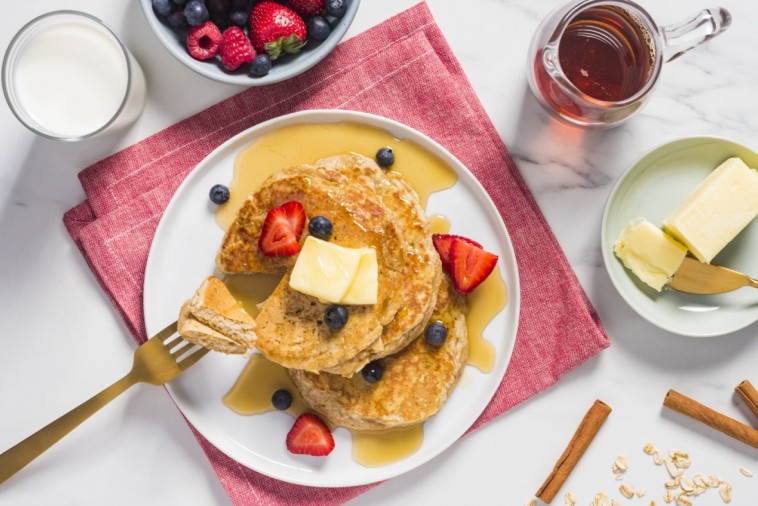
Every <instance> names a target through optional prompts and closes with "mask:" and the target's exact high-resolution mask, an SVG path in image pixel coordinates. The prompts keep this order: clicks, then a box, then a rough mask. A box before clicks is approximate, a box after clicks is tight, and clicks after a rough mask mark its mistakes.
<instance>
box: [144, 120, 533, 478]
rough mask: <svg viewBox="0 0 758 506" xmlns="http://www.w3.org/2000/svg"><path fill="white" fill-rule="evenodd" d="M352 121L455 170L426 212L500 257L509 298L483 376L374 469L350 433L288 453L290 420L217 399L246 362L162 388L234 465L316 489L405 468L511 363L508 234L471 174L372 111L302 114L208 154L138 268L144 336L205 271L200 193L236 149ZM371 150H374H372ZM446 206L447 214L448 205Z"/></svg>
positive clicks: (513, 298) (204, 211)
mask: <svg viewBox="0 0 758 506" xmlns="http://www.w3.org/2000/svg"><path fill="white" fill-rule="evenodd" d="M343 121H350V122H358V123H364V124H368V125H371V126H375V127H379V128H382V129H384V130H385V131H388V132H390V133H391V134H392V135H394V136H395V138H398V139H410V140H412V141H414V142H415V143H417V144H419V145H421V146H422V147H424V148H425V149H427V150H429V151H430V152H432V153H433V154H435V155H437V156H438V157H439V158H440V159H442V160H443V161H444V162H445V163H447V164H448V165H449V166H450V167H451V168H452V169H453V170H454V171H455V172H456V173H457V175H458V181H457V182H456V184H455V185H453V187H451V188H449V189H447V190H444V191H441V192H438V193H434V194H432V195H431V196H430V198H429V200H428V205H427V212H428V213H429V214H430V215H434V214H444V215H446V216H447V217H448V218H449V220H450V224H451V232H452V233H456V234H462V235H466V236H469V237H472V238H475V239H476V240H477V241H478V242H480V243H482V245H483V246H484V247H485V248H486V249H487V250H489V251H491V252H493V253H495V254H497V255H499V257H500V259H499V267H500V272H501V274H502V276H503V281H504V282H505V284H506V286H507V290H508V303H507V304H506V306H505V308H504V309H503V310H502V311H501V312H500V313H498V314H497V315H496V316H495V318H494V319H493V320H492V321H491V322H490V324H489V325H488V326H487V328H486V329H485V331H484V337H485V338H486V339H487V340H489V341H490V342H491V343H492V344H493V345H494V347H495V364H494V368H493V370H492V371H491V372H489V373H486V374H485V373H482V372H480V371H479V370H478V369H476V368H474V367H471V366H466V368H465V370H464V373H463V376H462V378H461V380H460V382H459V384H458V386H457V387H456V389H455V391H454V392H453V393H452V395H451V396H450V398H449V400H448V401H447V403H446V404H445V406H444V408H443V410H442V411H441V412H440V413H438V414H437V415H436V416H434V417H432V419H431V420H429V421H427V422H426V424H425V426H424V441H423V444H422V446H421V448H420V449H419V450H418V451H416V452H415V453H414V454H412V455H410V456H409V457H407V458H405V459H403V460H400V461H398V462H394V463H392V464H389V465H385V466H381V467H364V466H362V465H360V464H358V463H356V462H355V461H354V460H353V459H352V457H351V449H352V448H351V447H352V443H351V435H350V433H349V432H348V431H347V430H345V429H342V428H338V429H336V430H335V431H334V439H335V443H336V447H335V449H334V451H333V452H332V453H331V454H330V455H329V456H328V457H322V458H318V457H307V456H302V455H293V454H290V453H289V452H288V451H287V449H286V447H285V437H286V434H287V432H288V431H289V429H290V427H291V426H292V422H293V419H292V416H290V415H289V414H287V413H283V412H276V411H272V412H268V413H265V414H262V415H255V416H241V415H238V414H236V413H234V412H232V411H231V410H230V409H228V408H227V407H226V406H224V404H223V402H222V398H223V396H224V394H225V393H226V392H227V391H228V390H229V388H230V387H231V386H232V384H233V383H234V381H235V380H236V379H237V377H238V375H239V374H240V373H241V372H242V369H243V367H244V366H245V364H246V362H247V359H246V358H244V357H240V356H227V355H223V354H220V353H210V354H208V355H207V356H206V357H205V358H203V359H202V360H201V361H200V362H198V363H197V365H195V366H193V367H192V368H191V369H189V370H188V371H187V372H186V373H185V374H183V375H182V376H179V377H178V378H176V379H175V380H173V381H172V382H171V383H170V384H169V385H168V390H169V393H170V394H171V396H172V397H173V398H174V400H175V402H176V404H177V405H178V406H179V409H181V411H182V413H184V415H185V416H186V417H187V419H188V420H189V421H190V422H191V423H192V425H193V426H194V427H195V428H196V429H197V430H198V431H199V432H200V433H201V434H202V435H203V436H205V437H206V438H207V439H208V440H209V441H210V442H211V443H213V444H214V445H215V446H216V447H218V448H219V450H221V451H222V452H224V453H225V454H226V455H228V456H229V457H231V458H232V459H234V460H236V461H237V462H239V463H241V464H243V465H245V466H247V467H249V468H251V469H254V470H256V471H258V472H260V473H263V474H265V475H268V476H271V477H274V478H278V479H280V480H284V481H287V482H291V483H298V484H302V485H310V486H317V487H332V486H351V485H359V484H365V483H372V482H376V481H380V480H384V479H387V478H390V477H392V476H396V475H398V474H401V473H404V472H406V471H409V470H411V469H413V468H415V467H417V466H419V465H421V464H423V463H425V462H427V461H429V460H430V459H432V458H433V457H435V456H437V455H439V454H440V453H441V452H442V451H444V450H445V449H446V448H447V447H449V446H450V445H451V444H453V443H454V442H455V441H456V440H457V439H458V438H459V437H460V436H461V435H463V433H464V432H465V431H466V430H467V429H468V428H469V427H470V426H471V425H472V424H473V423H474V421H476V419H477V417H478V416H479V415H480V414H481V412H482V411H483V410H484V408H485V407H486V406H487V404H488V403H489V401H490V399H491V398H492V396H493V394H494V393H495V391H496V389H497V387H498V385H499V384H500V382H501V380H502V378H503V375H504V374H505V370H506V368H507V367H508V362H509V361H510V357H511V352H512V350H513V345H514V342H515V339H516V328H517V326H518V314H519V283H518V272H517V267H516V258H515V256H514V252H513V247H512V245H511V240H510V238H509V236H508V232H507V231H506V229H505V225H504V224H503V222H502V220H501V218H500V216H499V215H498V213H497V210H496V209H495V206H494V205H493V204H492V201H491V200H490V198H489V196H488V195H487V193H486V192H485V191H484V189H483V188H482V186H481V185H480V184H479V182H478V181H477V180H476V179H475V178H474V176H473V175H472V174H471V173H470V172H469V171H468V170H467V169H466V168H465V167H464V166H463V165H462V164H461V163H460V162H459V161H458V160H456V159H455V158H454V157H453V156H452V155H451V154H450V153H448V152H447V151H446V150H445V149H443V148H442V147H441V146H439V145H438V144H436V143H435V142H433V141H432V140H430V139H429V138H427V137H425V136H423V135H422V134H420V133H419V132H417V131H415V130H413V129H411V128H408V127H406V126H404V125H402V124H400V123H396V122H394V121H390V120H388V119H385V118H381V117H378V116H372V115H368V114H363V113H358V112H349V111H305V112H300V113H294V114H291V115H287V116H283V117H280V118H276V119H273V120H270V121H268V122H265V123H262V124H260V125H257V126H255V127H253V128H251V129H249V130H247V131H245V132H242V133H241V134H239V135H237V136H235V137H233V138H232V139H230V140H229V141H227V142H226V143H224V144H223V145H221V146H220V147H219V148H218V149H216V150H215V151H214V152H213V153H211V154H210V155H209V156H208V157H207V158H206V159H205V160H204V161H203V162H201V163H200V164H199V165H198V166H197V168H195V170H194V171H193V172H192V173H191V174H190V175H189V176H188V177H187V179H186V180H185V181H184V182H183V183H182V185H181V186H180V187H179V189H178V190H177V192H176V194H175V195H174V197H173V198H172V200H171V202H170V203H169V205H168V207H167V209H166V212H165V214H164V215H163V218H162V220H161V222H160V224H159V226H158V229H157V231H156V234H155V238H154V239H153V244H152V247H151V250H150V256H149V258H148V262H147V270H146V272H145V295H144V306H145V324H146V326H147V331H148V335H153V334H155V333H156V332H158V331H159V330H160V329H162V328H163V327H165V325H166V324H167V323H168V322H171V321H174V320H175V319H176V318H177V315H178V313H179V307H180V306H181V304H182V302H183V301H184V300H186V299H187V298H189V297H190V296H191V294H192V293H194V291H195V290H196V289H197V287H198V286H199V285H200V283H201V282H202V280H203V279H204V278H205V277H206V276H208V275H209V274H212V273H213V272H214V258H215V255H216V250H217V249H218V247H219V245H220V244H221V239H222V237H223V231H222V230H221V228H220V227H219V226H218V225H217V224H216V221H215V217H214V211H215V209H214V206H213V205H212V204H211V203H210V202H209V200H208V190H209V189H210V187H211V186H213V185H214V184H216V183H225V182H229V181H231V180H232V172H233V163H234V159H235V157H236V156H237V154H238V153H239V152H240V151H241V150H242V149H244V148H245V147H246V146H248V145H250V144H251V143H252V142H253V141H254V140H255V139H257V138H258V137H260V136H262V135H265V134H267V133H269V132H272V131H274V130H276V129H279V128H282V127H285V126H289V125H293V124H301V123H336V122H343ZM371 155H373V154H371ZM451 209H455V210H456V212H455V214H454V215H451V214H450V210H451Z"/></svg>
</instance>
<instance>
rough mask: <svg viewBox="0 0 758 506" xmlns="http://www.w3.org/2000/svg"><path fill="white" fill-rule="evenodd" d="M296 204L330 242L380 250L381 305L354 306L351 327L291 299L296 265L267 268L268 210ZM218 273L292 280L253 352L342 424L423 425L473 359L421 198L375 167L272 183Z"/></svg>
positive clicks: (332, 165) (241, 219)
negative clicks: (434, 331)
mask: <svg viewBox="0 0 758 506" xmlns="http://www.w3.org/2000/svg"><path fill="white" fill-rule="evenodd" d="M292 200H297V201H299V202H300V203H301V204H302V205H303V208H304V209H305V213H306V216H308V217H309V218H312V217H314V216H318V215H320V216H324V217H326V218H328V219H329V220H330V221H331V222H332V224H333V227H334V231H333V233H332V235H331V237H330V239H329V240H330V241H331V242H334V243H336V244H339V245H340V246H345V247H354V248H358V247H372V248H374V249H375V250H376V253H377V261H378V267H379V270H378V286H379V292H378V300H377V303H376V304H373V305H363V306H353V305H348V306H345V307H346V309H347V311H348V320H347V323H346V324H345V325H344V326H343V327H341V328H339V329H332V328H330V327H329V326H328V325H326V324H325V322H324V311H325V309H326V308H327V307H328V306H329V304H328V303H322V302H319V301H318V299H317V298H315V297H312V296H309V295H305V294H302V293H300V292H297V291H296V290H293V289H292V288H290V286H289V275H290V273H291V270H292V267H293V265H294V262H295V260H296V258H297V256H296V255H294V256H292V257H267V256H265V255H263V254H262V253H261V252H260V251H259V249H258V237H259V236H260V232H261V228H262V225H263V222H264V220H265V218H266V214H267V213H268V211H269V210H270V209H273V208H275V207H278V206H280V205H282V204H284V203H285V202H288V201H292ZM216 269H217V270H218V272H219V273H222V274H254V273H275V274H282V275H283V278H282V280H281V282H280V283H279V285H278V286H277V287H276V289H275V290H274V292H273V293H272V295H271V296H270V297H269V298H268V299H267V300H266V301H265V302H264V303H263V304H262V305H261V307H260V314H259V315H258V316H257V318H256V319H255V334H256V342H255V346H256V347H257V348H258V350H260V352H261V353H262V354H263V355H265V356H266V357H267V358H268V359H270V360H272V361H273V362H276V363H279V364H281V365H283V366H284V367H287V368H288V369H289V370H290V372H291V375H292V377H293V379H294V380H295V383H296V384H297V386H298V388H299V390H300V392H301V394H302V395H303V397H304V399H305V401H306V402H307V403H308V404H309V405H310V406H311V407H312V408H313V409H314V410H316V411H318V412H319V413H321V414H322V415H324V416H325V417H327V418H328V419H329V420H330V421H332V422H333V423H335V424H338V425H341V426H346V427H349V428H357V429H386V428H391V427H400V426H405V425H411V424H414V423H418V422H421V421H423V420H425V419H426V418H428V417H429V416H432V415H433V414H435V413H436V412H437V411H439V409H440V408H441V407H442V404H443V403H444V401H445V399H446V398H447V396H448V394H449V392H450V391H451V390H452V388H453V387H454V386H455V384H456V383H457V381H458V378H459V376H460V373H461V371H462V369H463V366H464V364H465V361H466V360H467V356H468V341H467V335H466V325H465V313H466V306H465V303H464V301H463V300H462V299H461V298H460V297H459V296H458V295H457V294H456V293H455V292H454V291H453V290H452V289H451V287H450V285H449V283H448V282H447V279H445V277H444V276H443V274H442V269H441V264H440V259H439V255H438V254H437V252H436V250H435V249H434V246H433V244H432V240H431V232H430V228H429V222H428V219H427V217H426V214H425V212H424V210H423V208H422V207H421V205H420V203H419V199H418V195H417V194H416V192H415V191H414V190H413V189H412V188H411V187H410V186H408V184H407V183H406V182H405V181H404V180H403V179H402V177H401V176H400V175H398V174H396V173H394V172H391V171H385V170H382V169H381V168H380V167H379V166H378V165H377V164H376V163H375V162H374V161H373V160H372V159H369V158H366V157H363V156H360V155H356V154H348V155H339V156H334V157H330V158H326V159H323V160H319V161H317V162H315V163H314V164H312V165H302V166H297V167H289V168H285V169H282V170H279V171H277V172H276V173H274V174H273V175H272V176H270V177H269V178H268V179H267V180H266V181H264V182H263V184H262V185H261V186H260V188H259V189H258V190H257V191H256V192H255V193H253V194H251V195H249V196H248V197H247V199H246V200H245V202H244V204H243V205H242V207H241V209H240V210H239V213H238V215H237V217H236V220H235V221H234V223H233V224H232V225H231V226H230V228H229V230H228V231H227V233H226V235H225V237H224V240H223V243H222V245H221V248H220V250H219V252H218V255H217V258H216ZM430 321H442V322H443V323H444V324H445V326H446V327H447V329H448V337H447V340H446V341H445V344H444V345H443V346H441V347H439V348H436V347H433V346H431V345H429V344H427V342H426V340H425V338H424V333H425V330H426V328H427V325H428V324H429V323H430ZM373 361H378V363H379V364H380V366H381V367H382V368H383V376H382V378H381V380H380V381H379V382H377V383H369V382H368V381H366V380H365V379H364V378H363V376H362V375H361V374H360V371H361V369H362V368H363V367H364V366H365V365H366V364H367V363H369V362H373ZM356 373H358V374H356Z"/></svg>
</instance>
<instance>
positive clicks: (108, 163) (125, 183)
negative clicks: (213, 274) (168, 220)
mask: <svg viewBox="0 0 758 506" xmlns="http://www.w3.org/2000/svg"><path fill="white" fill-rule="evenodd" d="M316 108H318V109H352V110H359V111H365V112H369V113H374V114H378V115H382V116H385V117H388V118H392V119H396V120H398V121H400V122H402V123H405V124H406V125H409V126H411V127H413V128H415V129H417V130H419V131H421V132H423V133H425V134H427V135H428V136H429V137H431V138H432V139H434V140H436V141H437V142H439V143H440V144H441V145H443V146H444V147H445V148H447V149H448V150H449V151H450V152H451V153H452V154H453V155H455V156H456V157H457V158H458V159H459V160H461V162H463V164H464V165H466V166H467V167H468V168H469V169H470V170H471V171H472V172H473V173H474V175H475V176H476V177H477V178H478V179H479V181H480V182H481V183H482V185H483V186H484V188H485V189H486V190H487V192H488V193H489V195H490V196H491V197H492V200H493V201H494V203H495V205H496V207H497V209H498V210H499V212H500V214H501V216H502V218H503V220H504V222H505V225H506V227H507V229H508V232H509V234H510V236H511V239H512V241H513V244H514V248H515V251H516V258H517V261H518V267H519V273H520V282H521V314H520V323H519V328H518V334H517V340H516V345H515V349H514V352H513V356H512V359H511V362H510V365H509V367H508V371H507V373H506V375H505V378H504V379H503V382H502V383H501V385H500V387H499V389H498V391H497V393H496V394H495V396H494V397H493V399H492V401H491V402H490V404H489V406H488V407H487V408H486V409H485V411H484V412H483V413H482V415H481V416H480V418H479V419H478V420H477V421H476V423H475V424H474V425H473V426H472V428H471V430H473V429H474V428H476V427H478V426H480V425H482V424H484V423H486V422H488V421H489V420H491V419H492V418H494V417H496V416H497V415H499V414H501V413H503V412H504V411H506V410H508V409H510V408H511V407H513V406H515V405H516V404H518V403H520V402H522V401H524V400H525V399H527V398H529V397H531V396H532V395H534V394H536V393H537V392H539V391H541V390H543V389H545V388H547V387H548V386H550V385H552V384H553V383H555V382H556V381H557V380H558V379H559V378H560V377H561V376H563V375H564V374H565V373H566V372H568V371H570V370H571V369H573V368H575V367H577V366H578V365H580V364H581V363H583V362H584V361H585V360H587V359H588V358H590V357H592V356H594V355H595V354H597V353H598V352H599V351H601V350H602V349H604V348H605V347H607V346H608V345H609V341H608V337H607V335H606V334H605V331H604V330H603V328H602V326H601V324H600V321H599V318H598V315H597V313H596V312H595V310H594V308H593V307H592V306H591V304H590V302H589V300H588V299H587V297H586V295H585V293H584V291H583V290H582V288H581V286H580V285H579V283H578V281H577V279H576V276H575V274H574V272H573V271H572V269H571V267H570V266H569V264H568V261H567V260H566V258H565V256H564V254H563V252H562V251H561V249H560V247H559V245H558V243H557V241H556V239H555V237H554V236H553V234H552V231H551V230H550V228H549V227H548V225H547V223H546V222H545V219H544V217H543V216H542V214H541V212H540V210H539V208H538V206H537V203H536V202H535V200H534V198H533V196H532V195H531V193H530V192H529V189H528V188H527V186H526V184H525V183H524V180H523V179H522V177H521V175H520V173H519V171H518V169H517V167H516V166H515V164H514V163H513V161H512V160H511V158H510V156H509V154H508V151H507V150H506V148H505V146H504V145H503V142H502V141H501V139H500V137H499V136H498V134H497V132H496V131H495V128H494V127H493V125H492V123H491V122H490V120H489V118H488V117H487V114H486V112H485V111H484V109H483V107H482V105H481V103H480V102H479V100H478V98H477V97H476V95H475V93H474V91H473V89H472V87H471V85H470V84H469V82H468V80H467V78H466V76H465V75H464V73H463V71H462V69H461V67H460V65H459V64H458V62H457V60H456V59H455V57H454V56H453V54H452V52H451V50H450V48H449V46H448V45H447V43H446V41H445V39H444V37H443V35H442V33H441V32H440V30H439V28H438V27H437V25H436V24H435V22H434V20H433V18H432V16H431V13H430V12H429V9H428V7H427V5H426V4H425V3H420V4H418V5H416V6H414V7H412V8H410V9H408V10H407V11H405V12H403V13H401V14H399V15H397V16H395V17H393V18H391V19H389V20H387V21H385V22H383V23H381V24H380V25H378V26H376V27H374V28H372V29H370V30H368V31H366V32H365V33H363V34H361V35H358V36H356V37H354V38H352V39H350V40H348V41H346V42H344V43H342V44H340V45H339V46H338V47H337V48H336V49H335V50H334V52H333V53H332V54H331V55H330V56H329V57H328V58H326V59H325V60H324V61H323V62H321V63H320V64H319V65H317V66H315V67H314V68H312V69H311V70H309V71H307V72H305V73H304V74H301V75H300V76H298V77H295V78H294V79H291V80H289V81H286V82H284V83H280V84H275V85H271V86H267V87H262V88H250V89H248V90H246V91H243V92H242V93H240V94H238V95H235V96H233V97H230V98H228V99H226V100H224V101H222V102H220V103H218V104H216V105H214V106H212V107H210V108H208V109H206V110H204V111H202V112H200V113H198V114H196V115H194V116H192V117H190V118H187V119H185V120H183V121H181V122H180V123H177V124H175V125H173V126H171V127H169V128H166V129H165V130H163V131H161V132H158V133H156V134H154V135H152V136H150V137H149V138H147V139H145V140H143V141H141V142H139V143H138V144H136V145H133V146H131V147H128V148H126V149H124V150H123V151H120V152H118V153H115V154H114V155H111V156H110V157H108V158H106V159H104V160H102V161H100V162H98V163H95V164H94V165H92V166H90V167H87V168H86V169H84V170H83V171H82V172H81V173H80V175H79V177H80V180H81V183H82V185H83V187H84V190H85V193H86V195H87V200H86V201H84V202H82V203H81V204H79V205H78V206H76V207H74V208H73V209H71V210H69V211H68V212H67V213H66V214H65V216H64V223H65V225H66V227H67V229H68V231H69V233H70V234H71V237H72V238H73V239H74V241H75V242H76V244H77V246H78V247H79V249H80V251H81V252H82V254H83V255H84V257H85V259H86V260H87V263H88V265H89V266H90V268H91V269H92V271H93V273H94V274H95V276H96V277H97V280H98V282H99V283H100V285H101V286H102V288H103V290H105V292H106V293H107V294H108V297H109V298H110V300H111V302H112V304H113V306H114V307H115V308H116V310H117V311H118V312H119V314H120V315H121V317H122V318H123V320H124V322H125V324H126V325H127V327H128V328H129V331H130V332H131V334H132V335H133V336H134V337H135V339H136V340H137V342H143V341H144V340H145V339H146V333H145V325H144V319H143V314H142V290H143V281H144V271H145V263H146V260H147V255H148V251H149V248H150V243H151V241H152V238H153V234H154V232H155V228H156V226H157V225H158V222H159V220H160V218H161V215H162V213H163V210H164V209H165V207H166V205H167V204H168V201H169V200H170V198H171V196H172V194H173V192H174V191H175V190H176V188H177V186H178V185H179V184H180V183H181V181H182V180H183V179H184V177H185V176H186V175H187V174H188V173H189V172H190V171H191V170H192V169H193V168H194V167H195V165H196V164H197V163H198V162H200V161H201V160H202V159H203V158H204V157H205V156H207V155H208V154H209V153H210V152H211V151H212V150H213V149H214V148H216V147H217V146H219V145H220V144H221V143H222V142H223V141H225V140H227V139H228V138H230V137H231V136H233V135H235V134H237V133H239V132H241V131H243V130H245V129H247V128H249V127H251V126H253V125H255V124H257V123H260V122H262V121H264V120H267V119H269V118H273V117H276V116H279V115H282V114H286V113H290V112H294V111H298V110H304V109H316ZM195 436H196V437H197V439H198V441H199V442H200V444H201V446H202V448H203V450H204V451H205V453H206V455H207V456H208V459H209V460H210V462H211V464H212V465H213V468H214V469H215V470H216V472H217V474H218V476H219V478H220V480H221V482H222V484H223V486H224V487H225V489H226V491H227V492H228V494H229V496H230V498H231V500H232V502H233V503H234V504H235V505H238V506H247V505H254V504H255V505H258V504H265V505H278V504H287V505H316V504H319V505H324V504H341V503H343V502H345V501H348V500H350V499H351V498H353V497H355V496H357V495H358V494H360V493H362V492H364V491H366V490H368V489H369V488H370V487H372V486H373V485H366V486H360V487H349V488H313V487H303V486H298V485H292V484H288V483H284V482H281V481H278V480H275V479H272V478H269V477H266V476H264V475H261V474H259V473H256V472H255V471H252V470H249V469H247V468H244V467H243V466H241V465H239V464H238V463H236V462H234V461H233V460H231V459H229V458H228V457H226V456H225V455H224V454H222V453H221V452H220V451H219V450H218V449H216V448H215V447H214V446H213V445H212V444H211V443H209V442H208V441H207V440H205V439H204V438H203V437H202V436H201V435H200V434H198V433H197V432H195Z"/></svg>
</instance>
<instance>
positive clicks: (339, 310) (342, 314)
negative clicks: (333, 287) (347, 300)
mask: <svg viewBox="0 0 758 506" xmlns="http://www.w3.org/2000/svg"><path fill="white" fill-rule="evenodd" d="M324 322H325V323H326V324H327V325H328V326H329V328H332V329H339V328H342V327H344V326H345V324H346V323H347V309H345V306H340V305H339V304H333V305H331V306H329V307H328V308H326V311H324Z"/></svg>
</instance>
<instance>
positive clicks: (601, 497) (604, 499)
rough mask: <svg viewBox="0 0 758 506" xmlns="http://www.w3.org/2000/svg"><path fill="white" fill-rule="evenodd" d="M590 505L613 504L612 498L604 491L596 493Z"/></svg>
mask: <svg viewBox="0 0 758 506" xmlns="http://www.w3.org/2000/svg"><path fill="white" fill-rule="evenodd" d="M590 506H611V500H610V498H609V497H608V496H607V495H605V494H604V493H602V492H598V493H597V494H595V497H594V498H593V499H592V502H591V503H590Z"/></svg>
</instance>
